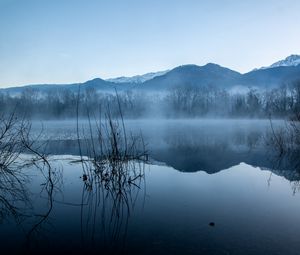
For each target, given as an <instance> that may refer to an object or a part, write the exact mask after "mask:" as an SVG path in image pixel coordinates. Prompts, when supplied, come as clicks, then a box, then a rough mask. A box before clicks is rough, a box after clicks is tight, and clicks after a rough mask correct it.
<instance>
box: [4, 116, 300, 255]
mask: <svg viewBox="0 0 300 255" xmlns="http://www.w3.org/2000/svg"><path fill="white" fill-rule="evenodd" d="M42 125H43V133H42V135H40V136H39V137H38V139H39V141H40V142H41V143H42V142H43V141H48V142H47V146H46V147H44V151H45V152H46V153H49V154H50V156H49V163H50V165H51V169H50V171H49V169H47V166H45V164H43V163H41V162H38V163H36V165H32V164H28V166H24V167H23V168H22V172H21V173H22V180H24V182H22V187H20V186H17V187H18V190H19V191H20V192H9V190H8V189H5V180H1V188H0V189H1V190H3V192H2V196H1V199H0V200H1V204H2V205H1V206H2V210H1V211H0V212H1V214H0V216H1V225H0V226H1V228H0V237H1V243H2V244H3V247H4V248H3V252H10V253H18V252H19V253H24V252H28V253H31V254H32V253H37V254H40V253H43V254H45V253H52V254H55V253H64V254H80V253H85V254H89V253H97V254H98V253H101V254H300V243H299V240H298V234H299V233H300V194H299V191H300V184H299V180H300V175H299V172H298V171H297V170H296V169H295V168H294V167H293V163H294V162H289V161H288V160H278V158H277V156H276V151H275V150H273V149H272V148H271V147H270V146H267V145H266V144H267V140H268V134H269V132H270V122H269V121H268V120H213V119H212V120H209V119H203V120H201V119H199V120H195V119H194V120H193V119H191V120H160V119H157V120H128V121H125V126H126V132H127V134H128V137H130V134H132V136H135V135H138V134H140V133H141V134H142V136H143V139H144V143H145V144H146V149H147V152H148V155H149V159H148V160H147V162H141V161H139V160H132V161H131V162H128V163H126V169H128V173H129V174H130V172H131V171H135V172H136V171H137V172H138V173H142V174H141V176H140V177H139V178H136V179H135V180H134V181H133V182H134V184H132V185H129V184H128V183H125V184H123V185H122V186H120V187H119V186H118V187H117V188H115V186H114V185H115V183H112V184H110V183H108V182H106V181H105V180H104V181H103V179H100V178H99V176H98V173H97V172H96V171H93V166H92V165H91V164H90V163H89V160H88V158H87V155H89V148H88V147H89V146H88V145H89V143H87V142H86V141H87V140H88V139H89V138H90V136H89V132H87V131H88V130H90V129H89V123H88V122H87V121H80V123H79V125H78V126H79V127H80V132H79V133H77V129H76V121H46V122H43V124H42ZM273 125H274V127H275V128H280V127H282V126H283V125H284V122H283V121H279V120H278V121H274V122H273ZM40 130H41V123H40V122H34V123H33V126H32V132H33V137H37V135H38V134H39V131H40ZM91 130H93V132H92V133H93V135H95V134H96V128H95V125H94V123H92V125H91ZM78 136H79V138H80V144H81V149H80V150H81V156H82V158H84V159H85V160H86V161H85V163H81V162H80V160H81V156H80V150H79V148H78V140H77V138H78ZM22 157H23V159H22V160H21V161H22V162H25V161H26V160H28V161H30V156H28V155H22ZM49 176H50V178H51V182H49ZM131 180H133V178H132V179H131ZM50 184H53V185H52V186H51V185H50ZM16 185H17V184H16ZM111 185H113V186H111ZM25 194H26V197H25V196H24V195H25ZM5 201H9V202H11V204H12V205H13V208H10V207H7V205H6V204H5ZM4 244H5V245H4Z"/></svg>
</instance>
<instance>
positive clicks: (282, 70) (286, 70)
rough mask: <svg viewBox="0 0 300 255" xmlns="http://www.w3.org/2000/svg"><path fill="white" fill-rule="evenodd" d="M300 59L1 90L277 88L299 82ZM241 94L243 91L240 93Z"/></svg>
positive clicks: (184, 67) (180, 68)
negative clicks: (241, 69)
mask: <svg viewBox="0 0 300 255" xmlns="http://www.w3.org/2000/svg"><path fill="white" fill-rule="evenodd" d="M299 63H300V56H299V55H291V56H289V57H287V58H286V59H284V60H281V61H278V62H276V63H274V64H272V65H271V66H270V67H268V68H267V67H266V68H261V69H256V70H253V71H251V72H248V73H245V74H241V73H239V72H236V71H234V70H231V69H228V68H226V67H222V66H220V65H217V64H213V63H209V64H206V65H204V66H197V65H182V66H178V67H175V68H174V69H172V70H170V71H162V72H156V73H147V74H144V75H137V76H133V77H119V78H114V79H108V80H103V79H100V78H96V79H93V80H89V81H86V82H83V83H74V84H62V85H58V84H41V85H27V86H24V87H14V88H6V89H0V91H2V92H8V93H11V94H15V95H16V94H19V93H21V92H22V91H23V90H24V89H36V90H39V91H41V92H48V91H62V90H66V89H68V90H72V91H77V90H78V86H79V85H80V86H81V90H84V89H90V88H92V89H95V90H97V91H104V92H114V90H115V89H117V90H121V91H124V90H133V89H135V90H148V91H163V90H169V89H172V88H176V87H178V86H194V87H205V86H212V87H217V88H223V89H229V90H231V89H233V88H242V89H243V88H247V89H248V87H256V88H263V89H264V88H274V87H278V86H280V85H282V84H284V83H289V82H294V81H295V80H300V64H299ZM239 91H241V90H239Z"/></svg>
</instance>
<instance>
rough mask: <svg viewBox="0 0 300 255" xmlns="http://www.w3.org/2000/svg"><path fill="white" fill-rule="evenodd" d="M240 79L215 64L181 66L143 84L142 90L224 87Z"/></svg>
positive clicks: (228, 70) (238, 76)
mask: <svg viewBox="0 0 300 255" xmlns="http://www.w3.org/2000/svg"><path fill="white" fill-rule="evenodd" d="M240 77H241V74H240V73H238V72H235V71H233V70H230V69H228V68H225V67H222V66H219V65H217V64H212V63H209V64H207V65H205V66H197V65H183V66H179V67H176V68H174V69H172V70H171V71H169V72H167V73H166V74H164V75H161V76H157V77H155V78H153V79H151V80H148V81H146V82H144V83H143V86H142V88H143V89H149V90H154V89H155V90H160V89H170V88H174V87H178V86H197V87H201V86H218V87H226V86H229V85H232V84H234V81H235V80H237V79H238V78H240Z"/></svg>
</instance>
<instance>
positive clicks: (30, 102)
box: [0, 81, 300, 119]
mask: <svg viewBox="0 0 300 255" xmlns="http://www.w3.org/2000/svg"><path fill="white" fill-rule="evenodd" d="M120 108H121V109H122V114H123V117H125V118H144V117H145V118H147V117H165V118H197V117H229V118H269V117H270V116H271V117H273V118H286V117H289V116H293V115H294V114H295V113H297V112H298V113H299V112H300V81H297V82H294V83H292V84H287V85H283V86H281V87H279V88H273V89H269V90H257V89H254V88H249V90H248V92H246V93H231V92H230V91H228V90H225V89H220V88H216V87H208V86H207V87H194V86H179V87H176V88H174V89H172V90H168V91H164V92H161V93H155V92H149V93H147V92H142V91H125V92H124V91H123V92H115V93H107V92H106V93H104V92H99V91H97V90H95V89H93V88H89V89H84V88H82V89H81V90H78V91H72V90H68V89H65V90H56V91H48V92H42V91H39V90H38V89H34V88H28V89H24V90H23V91H22V92H21V94H19V95H13V94H9V93H4V92H2V93H0V114H5V113H7V112H11V111H12V110H14V111H15V114H16V115H19V116H26V117H29V118H39V119H64V118H76V117H77V116H78V117H80V118H85V117H87V113H91V112H92V113H93V114H97V115H98V114H101V113H102V112H107V110H109V112H110V114H111V115H112V116H113V117H119V115H120V111H119V109H120Z"/></svg>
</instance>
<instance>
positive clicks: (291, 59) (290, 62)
mask: <svg viewBox="0 0 300 255" xmlns="http://www.w3.org/2000/svg"><path fill="white" fill-rule="evenodd" d="M299 64H300V55H290V56H288V57H286V58H285V59H283V60H279V61H277V62H275V63H273V64H272V65H270V66H268V67H262V68H260V69H268V68H274V67H280V66H298V65H299Z"/></svg>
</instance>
